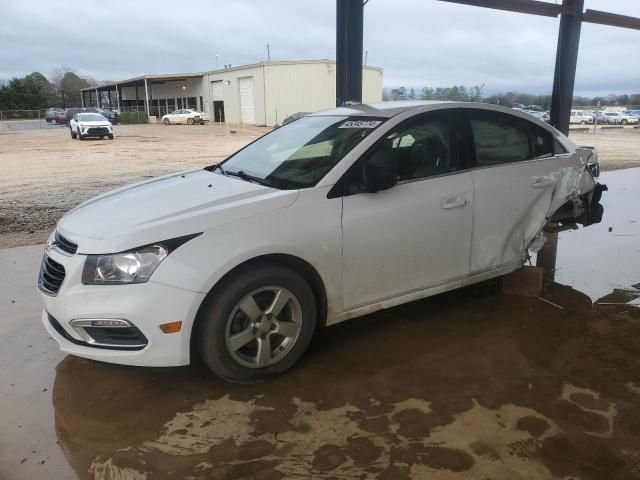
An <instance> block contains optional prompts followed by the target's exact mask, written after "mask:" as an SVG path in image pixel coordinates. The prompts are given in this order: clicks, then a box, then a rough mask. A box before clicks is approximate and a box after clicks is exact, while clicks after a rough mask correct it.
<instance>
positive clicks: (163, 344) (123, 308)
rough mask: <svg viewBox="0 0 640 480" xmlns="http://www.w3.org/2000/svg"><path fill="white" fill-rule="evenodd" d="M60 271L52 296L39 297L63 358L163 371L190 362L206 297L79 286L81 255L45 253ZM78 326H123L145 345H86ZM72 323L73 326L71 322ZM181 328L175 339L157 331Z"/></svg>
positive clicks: (146, 288)
mask: <svg viewBox="0 0 640 480" xmlns="http://www.w3.org/2000/svg"><path fill="white" fill-rule="evenodd" d="M46 254H47V255H48V256H49V258H51V259H53V260H55V261H56V262H58V263H59V264H61V265H63V266H64V268H65V272H66V273H65V278H64V280H63V282H62V285H61V287H60V289H59V290H58V292H57V294H55V295H51V294H47V293H44V292H42V290H41V297H42V302H43V312H42V323H43V325H44V327H45V328H46V329H47V331H48V332H49V334H50V335H51V336H52V337H53V338H54V339H55V340H56V341H57V342H58V343H59V344H60V349H61V350H62V351H63V352H66V353H69V354H71V355H76V356H79V357H84V358H89V359H93V360H99V361H103V362H109V363H117V364H123V365H138V366H152V367H168V366H178V365H188V364H189V362H190V338H191V329H192V326H193V322H194V319H195V316H196V314H197V311H198V308H199V307H200V304H201V303H202V300H203V299H204V297H205V294H203V293H197V292H192V291H190V290H184V289H180V288H175V287H170V286H167V285H163V284H160V283H155V282H153V281H149V282H147V283H140V284H132V285H83V284H82V282H81V277H82V268H83V266H84V260H85V258H86V256H84V255H73V256H67V255H64V254H62V253H60V252H58V251H56V250H55V249H51V250H48V251H47V253H46ZM82 320H89V321H90V320H100V321H108V320H126V321H127V322H129V324H130V325H131V326H133V327H135V329H137V330H138V331H139V332H141V334H142V338H143V339H144V342H142V344H136V346H134V347H130V346H128V345H119V346H116V345H114V344H111V345H108V346H105V345H104V344H100V343H98V345H96V344H95V343H91V342H89V341H88V337H87V334H86V331H85V330H83V329H82V328H81V327H77V326H76V327H75V328H74V326H72V322H73V323H75V324H76V325H77V322H78V321H82ZM74 321H75V322H74ZM178 321H180V322H182V328H181V330H180V331H179V332H176V333H163V332H162V330H161V329H160V325H163V324H166V323H172V322H178Z"/></svg>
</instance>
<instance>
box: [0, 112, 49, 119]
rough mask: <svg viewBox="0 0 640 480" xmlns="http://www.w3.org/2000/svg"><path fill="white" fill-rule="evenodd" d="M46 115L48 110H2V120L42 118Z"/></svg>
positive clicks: (0, 115) (0, 116)
mask: <svg viewBox="0 0 640 480" xmlns="http://www.w3.org/2000/svg"><path fill="white" fill-rule="evenodd" d="M46 116H47V111H46V110H0V120H40V119H44V118H45V117H46Z"/></svg>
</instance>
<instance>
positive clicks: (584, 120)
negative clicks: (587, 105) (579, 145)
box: [569, 110, 594, 125]
mask: <svg viewBox="0 0 640 480" xmlns="http://www.w3.org/2000/svg"><path fill="white" fill-rule="evenodd" d="M593 122H594V118H593V115H590V114H589V113H587V112H585V111H582V110H571V116H570V117H569V123H580V124H582V125H587V124H592V123H593Z"/></svg>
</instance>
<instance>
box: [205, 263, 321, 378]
mask: <svg viewBox="0 0 640 480" xmlns="http://www.w3.org/2000/svg"><path fill="white" fill-rule="evenodd" d="M276 292H280V294H279V295H280V296H279V298H285V299H286V303H282V302H281V305H282V307H280V306H278V305H279V304H278V302H276V301H275V299H276V296H277V293H276ZM283 295H284V297H283ZM241 305H245V307H244V308H241ZM274 305H275V310H278V312H277V313H275V312H274V313H273V316H271V315H270V314H269V313H270V312H269V307H273V306H274ZM248 307H250V308H248ZM245 310H246V311H248V312H249V313H246V312H245ZM316 315H317V311H316V301H315V297H314V295H313V291H312V290H311V287H310V286H309V284H308V283H307V282H306V281H305V279H304V278H303V277H302V276H300V275H299V274H298V273H296V272H294V271H292V270H289V269H287V268H284V267H281V266H279V265H276V264H263V265H260V266H257V267H255V266H254V267H253V268H250V269H249V268H247V269H240V270H239V271H238V272H237V273H236V274H234V275H232V276H231V277H230V278H228V279H226V280H224V281H223V283H222V284H221V285H217V286H216V287H215V289H214V290H212V292H211V293H210V294H209V295H208V296H207V298H206V299H205V301H204V302H203V304H202V306H201V307H200V311H199V312H198V317H197V320H196V328H194V335H196V337H195V338H194V345H195V346H196V348H197V350H198V353H199V355H200V357H201V358H202V360H203V361H204V362H205V363H206V364H207V365H208V366H209V368H210V369H211V370H213V371H214V373H216V374H217V375H218V376H220V377H222V378H224V379H226V380H229V381H233V382H249V381H255V380H261V379H264V378H268V377H271V376H274V375H278V374H280V373H282V372H284V371H285V370H287V369H289V368H290V367H291V366H293V365H294V364H295V363H296V362H297V361H298V360H299V359H300V357H302V355H303V354H304V352H305V351H306V350H307V347H308V346H309V343H310V342H311V337H312V336H313V333H314V331H315V328H316ZM279 331H282V332H286V333H287V335H282V334H279V333H278V332H279ZM238 334H240V336H238ZM234 339H235V346H234V342H233V341H234ZM267 346H268V347H269V350H266V349H265V350H261V349H262V348H264V347H267ZM261 351H263V352H268V353H267V354H265V355H264V356H261V355H260V352H261Z"/></svg>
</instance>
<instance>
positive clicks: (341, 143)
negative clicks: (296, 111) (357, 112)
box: [223, 116, 383, 190]
mask: <svg viewBox="0 0 640 480" xmlns="http://www.w3.org/2000/svg"><path fill="white" fill-rule="evenodd" d="M382 122H383V119H378V118H364V117H345V116H326V117H325V116H322V117H303V118H301V119H299V120H296V121H294V122H291V123H289V124H287V125H285V126H282V127H280V128H278V129H277V130H274V131H273V132H271V133H269V134H268V135H265V136H264V137H261V138H259V139H258V140H256V141H255V142H253V143H252V144H251V145H249V146H247V147H246V148H244V149H243V150H240V151H239V152H238V153H236V154H235V155H233V156H232V157H230V158H229V159H228V160H227V161H225V162H224V164H223V165H224V170H225V171H226V172H227V173H228V174H235V175H238V176H244V177H245V178H251V179H252V180H254V181H258V182H259V183H263V184H264V185H268V186H271V187H274V188H279V189H284V190H287V189H296V188H308V187H312V186H313V185H315V184H316V183H318V182H319V181H320V179H321V178H322V177H324V176H325V175H326V174H327V173H328V172H329V170H331V169H332V168H333V167H334V166H335V165H336V164H337V163H338V162H339V161H340V160H341V159H342V158H343V157H344V156H345V155H346V154H347V153H349V152H350V151H351V149H352V148H353V147H355V146H356V145H357V144H358V143H359V142H360V141H362V139H363V138H365V137H366V136H367V135H369V133H371V132H372V131H373V129H375V128H376V127H377V126H378V125H380V124H381V123H382Z"/></svg>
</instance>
